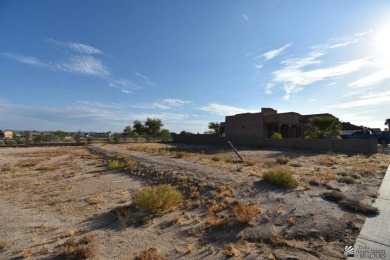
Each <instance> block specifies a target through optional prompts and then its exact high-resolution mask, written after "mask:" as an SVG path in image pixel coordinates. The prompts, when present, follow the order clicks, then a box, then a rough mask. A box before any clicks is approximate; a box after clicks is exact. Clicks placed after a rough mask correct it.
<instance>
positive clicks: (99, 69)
mask: <svg viewBox="0 0 390 260" xmlns="http://www.w3.org/2000/svg"><path fill="white" fill-rule="evenodd" d="M55 67H56V68H57V69H59V70H63V71H67V72H72V73H78V74H84V75H90V76H97V77H105V76H108V75H110V74H111V73H110V71H109V70H108V68H107V67H106V66H105V65H104V64H103V62H102V61H101V60H100V59H97V58H95V57H92V56H85V55H78V56H73V57H71V58H69V59H68V60H66V61H64V62H58V63H56V64H55Z"/></svg>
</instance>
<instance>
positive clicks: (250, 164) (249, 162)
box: [245, 160, 256, 166]
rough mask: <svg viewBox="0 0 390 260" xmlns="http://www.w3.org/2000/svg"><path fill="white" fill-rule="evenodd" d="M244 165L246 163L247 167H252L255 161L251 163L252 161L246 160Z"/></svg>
mask: <svg viewBox="0 0 390 260" xmlns="http://www.w3.org/2000/svg"><path fill="white" fill-rule="evenodd" d="M245 163H246V165H247V166H254V165H256V161H253V160H247V161H245Z"/></svg>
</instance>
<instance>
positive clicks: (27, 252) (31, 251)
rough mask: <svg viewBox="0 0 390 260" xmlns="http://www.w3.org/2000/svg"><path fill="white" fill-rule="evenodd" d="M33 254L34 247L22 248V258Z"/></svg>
mask: <svg viewBox="0 0 390 260" xmlns="http://www.w3.org/2000/svg"><path fill="white" fill-rule="evenodd" d="M34 254H35V250H34V248H29V249H27V250H24V251H23V253H22V255H23V258H30V257H31V256H33V255H34Z"/></svg>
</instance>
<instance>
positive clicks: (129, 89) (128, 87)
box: [107, 79, 141, 94]
mask: <svg viewBox="0 0 390 260" xmlns="http://www.w3.org/2000/svg"><path fill="white" fill-rule="evenodd" d="M107 81H108V85H109V86H110V87H113V88H116V89H120V90H121V91H122V92H123V93H125V94H133V93H134V91H135V90H139V89H141V87H140V86H138V85H137V84H135V83H134V82H132V81H131V80H126V79H109V80H107Z"/></svg>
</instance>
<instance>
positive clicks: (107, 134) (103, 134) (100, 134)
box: [88, 131, 111, 138]
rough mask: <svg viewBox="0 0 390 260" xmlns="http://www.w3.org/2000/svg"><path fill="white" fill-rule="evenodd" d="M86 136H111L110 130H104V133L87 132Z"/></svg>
mask: <svg viewBox="0 0 390 260" xmlns="http://www.w3.org/2000/svg"><path fill="white" fill-rule="evenodd" d="M88 137H94V138H107V137H111V131H110V132H106V133H104V132H103V133H96V132H92V133H89V135H88Z"/></svg>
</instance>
